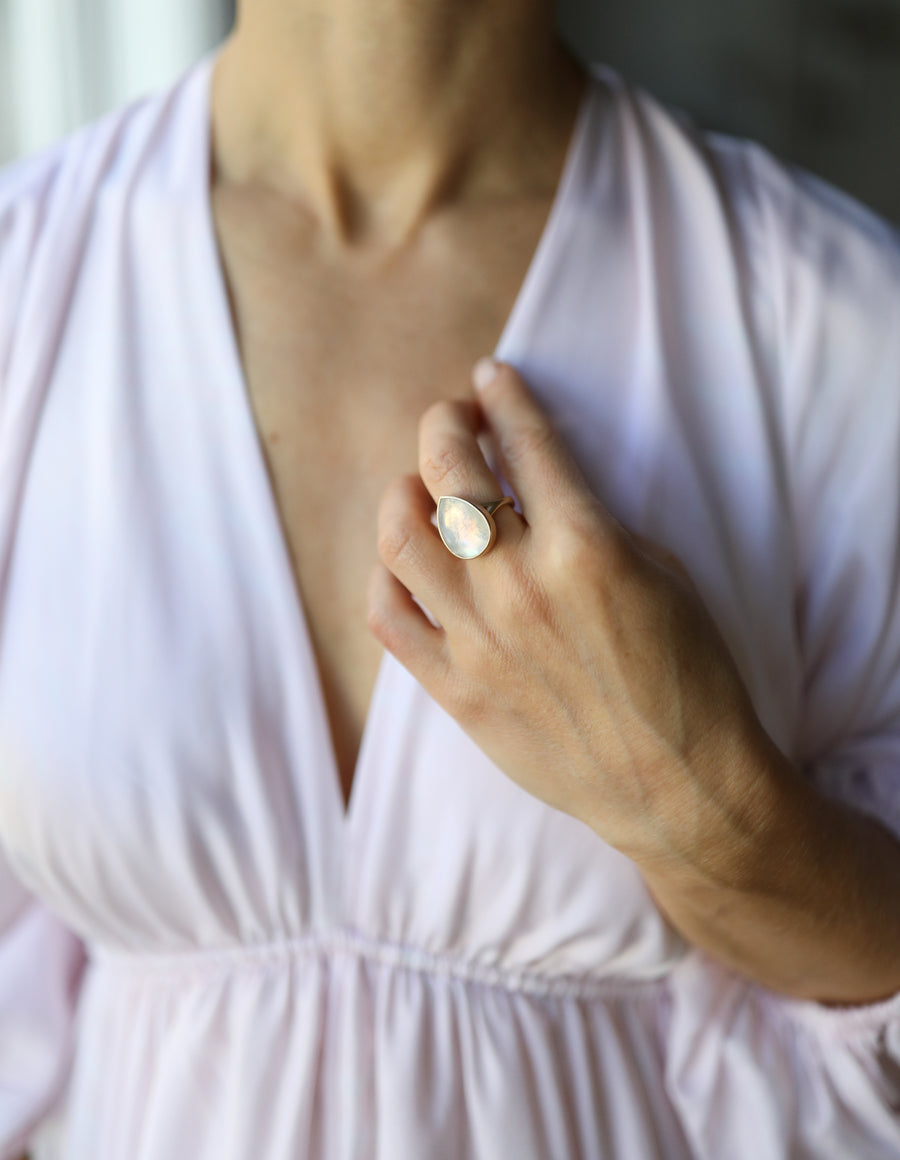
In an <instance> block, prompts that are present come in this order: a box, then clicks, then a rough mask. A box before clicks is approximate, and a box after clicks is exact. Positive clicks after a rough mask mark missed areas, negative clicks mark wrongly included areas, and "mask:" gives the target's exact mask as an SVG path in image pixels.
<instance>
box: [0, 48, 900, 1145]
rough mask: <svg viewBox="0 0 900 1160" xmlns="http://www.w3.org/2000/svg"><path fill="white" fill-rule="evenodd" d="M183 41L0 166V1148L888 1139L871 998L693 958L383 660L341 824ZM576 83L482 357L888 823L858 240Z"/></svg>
mask: <svg viewBox="0 0 900 1160" xmlns="http://www.w3.org/2000/svg"><path fill="white" fill-rule="evenodd" d="M214 59H215V57H214V55H213V54H212V53H210V54H208V55H206V56H205V57H203V58H201V59H200V60H199V61H198V62H197V63H196V64H195V65H193V66H192V67H191V68H189V69H188V70H187V71H186V72H185V73H183V74H182V75H181V76H180V77H179V78H178V80H177V82H176V83H174V84H172V85H171V86H169V87H168V88H165V89H163V90H161V91H159V92H157V93H155V94H152V95H150V96H147V97H145V98H142V99H141V100H139V101H136V102H133V103H131V104H129V105H127V106H123V107H121V108H118V109H116V110H115V111H114V112H112V113H110V114H107V115H106V116H104V117H102V118H100V119H98V120H96V121H94V122H92V123H91V124H90V125H88V126H87V127H85V128H83V129H81V130H79V131H78V132H76V133H74V134H72V135H70V136H69V137H67V138H65V139H63V140H61V141H60V142H58V143H56V144H54V145H53V146H52V147H49V148H48V149H47V150H45V151H44V152H42V153H39V154H37V155H35V156H33V157H30V158H28V159H27V160H24V161H20V162H17V163H16V164H14V165H12V166H8V167H7V168H6V169H5V170H2V171H0V844H2V849H3V851H4V861H3V863H2V864H0V1160H11V1158H12V1157H15V1156H16V1155H17V1154H18V1152H19V1151H20V1150H21V1148H22V1144H23V1142H24V1141H26V1140H28V1139H29V1137H30V1136H32V1134H33V1133H34V1132H35V1131H36V1130H37V1126H38V1125H39V1124H40V1123H41V1122H42V1120H43V1121H44V1122H46V1117H47V1116H49V1115H51V1114H52V1115H53V1116H54V1117H55V1119H56V1122H57V1124H58V1126H59V1130H58V1134H57V1136H56V1142H55V1143H54V1144H53V1145H52V1146H51V1145H49V1144H48V1145H47V1146H46V1147H45V1148H44V1149H43V1151H42V1154H41V1157H40V1160H50V1157H51V1155H52V1156H57V1157H59V1158H61V1160H125V1158H127V1160H172V1158H173V1157H185V1158H187V1157H190V1160H296V1158H297V1157H309V1158H316V1160H419V1158H421V1157H424V1156H440V1157H447V1158H450V1157H452V1158H458V1160H494V1158H496V1157H516V1160H548V1158H550V1157H553V1158H557V1157H558V1158H575V1157H579V1158H580V1157H584V1158H590V1160H638V1158H639V1160H722V1158H723V1157H727V1158H728V1160H759V1158H760V1157H765V1158H766V1160H847V1158H848V1157H851V1156H852V1157H854V1160H883V1158H885V1157H889V1156H894V1155H897V1154H900V1112H898V1107H900V1104H898V1099H900V1084H898V1071H900V997H895V998H893V999H888V1000H887V1001H885V1002H883V1003H878V1004H870V1005H865V1006H860V1007H853V1008H825V1007H822V1006H819V1005H818V1004H815V1003H809V1002H799V1001H795V1000H788V999H785V998H783V997H780V996H778V995H775V994H773V993H771V992H769V991H766V990H765V989H763V988H761V987H759V986H756V985H755V984H753V983H752V982H749V981H748V980H746V979H744V978H742V977H739V976H738V975H736V974H734V973H732V972H729V971H727V970H725V969H724V968H722V967H720V966H717V965H716V964H715V963H713V962H712V961H711V960H710V959H708V958H707V957H706V956H705V955H703V954H701V953H699V952H698V951H696V950H694V949H692V948H691V947H690V946H688V945H687V944H686V943H685V942H684V941H683V940H682V938H681V937H680V936H679V935H678V934H677V932H676V931H674V930H673V929H672V928H671V927H670V926H669V925H668V924H667V923H666V921H665V920H664V919H663V917H662V916H661V915H660V913H659V912H658V911H657V909H656V908H655V906H654V904H653V902H652V899H651V898H650V896H649V894H648V892H647V890H646V889H645V887H644V884H643V881H642V878H641V875H640V873H639V871H638V869H637V867H636V866H635V865H634V864H633V863H631V862H630V861H629V860H628V859H627V858H625V857H624V856H623V855H621V854H620V853H618V852H617V851H616V850H614V849H612V848H610V847H609V846H607V845H606V844H605V843H604V842H603V841H601V840H600V839H599V838H598V837H597V836H596V835H595V834H594V833H593V832H592V831H591V830H590V829H589V828H588V827H586V826H585V825H583V824H582V823H581V822H579V821H577V820H576V819H574V818H572V817H570V816H568V815H565V814H563V813H561V812H560V811H557V810H555V809H553V808H552V807H550V806H548V805H546V804H545V803H543V802H541V801H538V800H537V799H535V798H533V797H531V796H530V795H529V794H527V793H526V792H525V791H524V790H523V789H521V788H520V787H519V786H517V785H516V784H515V783H514V782H512V781H511V780H510V779H509V778H507V777H506V776H505V775H504V774H503V773H502V771H501V770H499V769H498V768H497V767H496V766H494V765H493V764H492V763H491V762H490V761H489V760H488V759H487V758H486V757H485V755H484V754H482V753H481V752H480V750H478V748H477V747H476V746H475V745H474V743H473V742H472V741H471V740H470V739H469V738H468V737H467V736H466V735H465V734H464V733H463V732H462V730H461V729H460V728H459V727H458V726H457V725H456V723H455V722H454V721H453V720H452V719H451V718H450V717H449V716H448V715H447V714H446V713H445V712H444V711H443V710H442V709H441V708H440V706H438V705H437V704H436V703H435V702H433V701H432V700H431V699H430V698H429V696H428V695H427V694H426V693H425V691H424V690H423V689H422V688H421V686H419V685H418V683H417V682H416V681H415V680H414V678H413V677H412V676H411V675H410V674H409V673H408V672H407V671H406V670H405V669H404V668H403V667H402V666H401V665H400V664H399V663H398V662H396V661H395V660H394V659H393V658H392V657H391V656H390V655H389V654H385V656H384V658H383V661H382V664H381V668H380V670H379V674H378V679H377V682H376V686H375V690H374V695H373V698H372V702H371V706H370V709H369V714H368V718H367V720H366V724H365V730H364V735H363V740H362V747H361V750H360V754H359V761H358V765H357V769H356V774H355V779H354V785H353V791H352V795H351V799H350V804H349V809H348V810H347V811H346V812H345V810H344V805H343V800H342V797H341V791H340V787H339V782H338V774H337V767H336V761H335V755H334V752H333V748H332V744H331V740H330V735H329V731H328V726H327V715H326V712H325V705H324V699H323V695H322V690H321V685H320V683H319V678H318V674H317V670H316V666H315V662H314V655H313V650H312V647H311V642H310V635H309V632H308V626H307V623H306V619H305V614H304V610H303V608H302V606H301V604H300V603H299V600H298V596H297V591H296V587H295V585H294V583H293V578H292V574H291V570H290V565H289V558H288V553H287V550H286V545H285V543H284V540H283V538H282V535H281V533H280V530H279V522H278V513H277V509H276V507H275V503H274V498H273V493H272V491H271V489H270V486H269V482H268V479H267V476H266V471H265V467H264V461H263V457H262V452H261V447H260V444H259V442H258V439H257V435H256V431H255V427H254V422H253V418H252V412H251V409H250V405H249V400H248V396H247V389H246V383H245V380H244V377H243V371H242V368H241V364H240V359H239V355H238V346H237V342H236V339H235V335H234V333H233V330H232V324H231V319H230V314H229V310H228V303H227V293H226V288H225V284H224V281H223V273H222V267H221V264H220V261H219V254H218V250H217V246H216V237H215V231H214V227H213V220H212V214H211V208H210V190H209V187H208V181H209V149H210V137H209V80H210V72H211V68H212V64H213V62H214ZM591 73H592V75H591V84H590V86H589V87H588V89H587V90H586V93H585V96H584V99H583V102H582V105H581V107H580V109H579V111H578V118H577V122H576V123H575V126H574V130H573V134H572V137H571V140H570V143H569V149H568V153H567V156H566V160H565V167H564V170H563V173H562V176H561V179H560V181H559V184H558V187H557V190H556V194H555V200H554V202H553V206H552V208H551V211H550V215H549V218H548V219H547V222H546V224H545V227H544V231H543V234H542V235H541V238H540V241H539V243H538V246H537V248H536V250H535V252H534V255H533V257H532V261H531V265H530V266H529V268H528V272H527V274H526V277H525V279H524V281H523V283H522V285H521V287H520V289H519V293H518V297H517V299H516V301H515V304H514V306H513V309H512V311H511V313H510V315H509V317H508V319H507V322H506V325H505V328H504V331H503V334H502V337H501V339H500V342H499V344H498V347H497V349H496V351H495V354H496V356H497V357H498V358H501V359H504V360H506V361H508V362H510V363H512V364H513V365H515V366H517V367H518V368H519V370H520V371H521V372H522V374H523V375H524V377H525V378H526V380H527V381H528V382H529V383H530V384H531V385H532V387H533V389H534V390H535V392H536V393H537V395H538V396H539V397H540V398H541V400H542V401H543V403H544V405H545V406H546V407H547V408H548V410H549V411H550V413H551V416H552V418H553V420H554V422H555V423H556V424H557V426H558V427H559V428H560V430H561V431H562V433H563V435H564V436H565V438H566V439H567V440H568V442H569V444H570V446H571V448H572V451H573V454H574V455H575V456H576V458H577V459H578V461H579V463H580V464H581V466H582V468H583V469H584V471H585V474H586V477H587V479H588V481H589V483H590V485H591V487H592V488H593V489H594V490H595V491H596V493H597V495H598V496H599V497H601V499H602V500H603V501H604V503H606V504H607V506H608V507H609V508H610V509H611V510H612V512H613V514H614V515H615V516H616V517H617V518H619V519H620V520H622V521H623V523H625V524H626V525H627V526H629V527H631V528H633V529H634V530H636V531H639V532H641V533H643V534H644V535H647V536H649V537H651V538H653V539H656V540H658V541H659V542H661V543H663V544H665V545H666V546H667V547H669V548H670V549H672V550H673V551H675V552H677V553H678V555H679V556H680V557H681V558H682V560H683V561H684V562H685V564H686V565H687V567H688V568H689V570H690V571H691V573H692V575H693V577H694V578H695V581H696V583H697V587H698V589H699V590H700V592H701V594H702V596H703V598H704V600H705V601H706V603H707V605H708V607H709V609H710V611H711V613H712V615H713V616H714V618H715V619H716V622H717V624H718V626H719V628H720V629H721V631H722V633H723V636H724V637H725V639H726V641H727V643H728V645H729V647H730V649H731V651H732V653H733V655H734V657H735V661H736V663H737V665H738V667H739V669H740V671H741V673H742V676H743V678H744V680H745V682H746V684H747V687H748V689H749V691H750V694H751V696H752V698H753V701H754V704H755V706H756V709H757V712H758V714H759V717H760V720H761V721H762V723H763V724H764V726H765V728H766V729H767V730H768V732H769V733H770V734H771V736H772V737H773V739H774V740H775V741H776V743H777V744H778V745H779V746H780V747H781V748H782V749H783V750H784V751H785V752H786V753H789V754H790V755H791V756H792V757H793V758H795V759H796V760H797V761H798V762H800V763H801V764H802V765H803V768H804V769H805V770H806V772H807V774H808V776H809V777H810V778H811V779H814V780H815V782H816V783H817V784H818V785H819V786H820V788H821V790H822V792H825V793H829V794H834V795H836V796H838V797H840V798H841V799H842V800H844V801H845V802H847V803H848V804H849V805H850V806H851V808H860V809H863V810H866V811H868V812H870V813H872V814H874V815H875V816H877V817H879V818H881V820H882V821H883V822H884V823H885V824H886V825H888V826H890V827H892V828H894V829H895V830H896V831H897V832H898V833H900V574H898V564H897V561H898V560H900V551H898V549H900V478H898V475H900V389H898V387H900V324H898V323H900V317H898V314H900V240H898V237H897V235H896V234H894V233H893V232H892V231H891V230H890V229H889V228H888V227H887V226H886V225H884V224H883V223H882V222H881V221H879V220H878V219H877V218H875V217H873V216H872V215H870V214H868V213H867V212H866V211H864V210H862V209H861V208H860V207H859V206H857V205H856V204H855V203H853V202H851V201H849V200H848V199H846V198H844V197H842V196H841V195H839V194H836V193H835V192H834V191H833V190H830V189H829V188H828V187H825V186H823V185H821V184H820V183H818V182H816V181H814V180H812V179H811V178H809V177H807V176H805V175H802V174H793V173H790V172H788V171H786V170H785V169H784V168H782V167H781V166H780V165H779V164H777V163H776V162H775V161H774V160H773V159H772V158H771V157H770V156H768V155H767V154H766V153H764V152H763V151H762V150H760V149H758V148H756V147H753V146H750V145H748V144H745V143H743V142H740V141H735V140H730V139H727V138H724V137H715V136H703V135H701V134H698V133H695V132H694V131H693V130H691V129H690V128H689V127H688V126H687V125H686V124H685V123H684V122H683V121H682V120H681V119H680V118H679V117H676V116H673V115H672V114H671V113H669V112H668V111H667V110H666V109H664V108H663V107H661V106H660V105H659V104H657V103H656V102H654V101H653V100H652V99H650V98H649V97H647V96H646V95H644V94H643V93H641V92H639V91H635V90H633V89H631V88H629V87H628V86H627V85H625V84H623V83H622V82H621V81H620V79H619V78H618V77H617V76H616V74H615V73H613V72H611V71H610V70H608V69H606V68H604V67H603V66H600V65H593V66H592V67H591ZM297 373H298V375H299V376H302V373H303V368H302V367H298V368H297ZM598 760H600V761H602V760H603V755H602V754H598Z"/></svg>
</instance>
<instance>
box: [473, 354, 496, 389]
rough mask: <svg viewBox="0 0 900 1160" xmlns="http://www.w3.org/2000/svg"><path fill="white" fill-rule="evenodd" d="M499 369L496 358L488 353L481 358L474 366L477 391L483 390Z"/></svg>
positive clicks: (474, 380)
mask: <svg viewBox="0 0 900 1160" xmlns="http://www.w3.org/2000/svg"><path fill="white" fill-rule="evenodd" d="M499 369H500V368H499V367H498V366H497V364H496V363H495V362H494V360H493V359H492V358H490V357H489V356H487V355H486V356H485V357H484V358H480V359H479V360H478V362H477V363H476V364H475V366H474V367H473V368H472V382H473V383H474V384H475V389H476V391H483V390H484V388H485V387H486V386H487V385H488V383H489V382H491V380H492V379H493V378H494V376H495V375H496V374H497V371H498V370H499Z"/></svg>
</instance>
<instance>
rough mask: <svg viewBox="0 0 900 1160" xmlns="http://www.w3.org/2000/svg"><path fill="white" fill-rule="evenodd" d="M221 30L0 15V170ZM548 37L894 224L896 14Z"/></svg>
mask: <svg viewBox="0 0 900 1160" xmlns="http://www.w3.org/2000/svg"><path fill="white" fill-rule="evenodd" d="M373 2H374V0H373ZM232 18H233V0H0V162H2V161H3V160H4V159H6V158H9V157H12V156H15V155H17V154H19V153H23V152H29V151H31V149H33V148H36V147H38V146H39V145H40V144H42V143H44V142H45V141H47V140H51V139H52V138H53V137H54V136H55V135H58V134H59V133H61V132H62V131H65V130H67V129H68V128H70V127H72V126H74V125H75V124H77V123H79V122H80V121H82V120H85V119H87V118H89V117H92V116H94V115H96V114H98V113H100V112H101V111H103V110H104V109H105V108H107V107H109V106H110V105H112V104H116V103H119V102H121V101H123V100H126V99H128V98H129V97H131V96H133V95H136V94H137V93H138V92H140V91H142V90H144V89H145V88H147V87H153V86H156V85H159V84H164V83H166V81H167V80H168V79H170V78H171V77H172V76H174V75H175V74H176V73H177V72H178V71H179V70H180V69H181V68H182V67H185V66H186V65H187V64H188V63H189V62H190V60H192V59H194V58H195V57H196V56H197V55H199V54H200V53H201V52H202V51H203V50H204V49H205V48H207V47H209V46H211V45H212V44H214V43H217V42H218V41H219V40H220V39H221V38H222V36H223V35H224V34H225V32H226V31H227V29H228V28H229V27H230V24H231V20H232ZM557 23H558V28H559V31H560V33H561V34H562V36H563V37H564V38H565V40H566V41H567V43H569V44H570V45H571V47H572V48H573V49H574V51H575V52H576V53H577V54H578V55H579V56H580V57H582V59H585V60H598V61H605V62H607V63H609V64H611V65H613V67H615V68H617V69H619V70H620V71H621V72H623V73H625V75H626V76H629V77H630V78H632V79H633V80H635V81H637V82H638V83H639V84H642V85H644V86H645V87H646V88H648V89H649V90H650V91H651V92H654V93H655V94H657V95H658V96H659V97H661V98H662V99H663V100H665V101H668V102H670V103H672V104H675V105H678V106H680V107H681V108H683V109H685V110H687V111H688V112H689V113H690V114H692V116H693V117H694V118H695V119H696V120H697V121H698V122H699V123H700V124H701V125H705V126H707V127H709V128H714V129H721V130H725V131H729V132H733V133H737V134H741V135H744V136H750V137H754V138H756V139H757V140H760V141H762V142H764V143H765V144H766V145H768V146H769V147H770V148H772V149H773V150H774V151H775V152H776V153H778V154H779V155H781V156H783V157H785V158H787V159H789V160H793V161H796V162H797V163H799V164H800V165H803V166H805V167H806V168H808V169H811V170H812V171H813V172H815V173H819V174H820V175H822V176H824V177H826V178H828V179H829V180H831V181H833V182H835V183H836V184H837V185H840V186H842V187H843V188H845V189H847V190H849V191H851V192H852V193H854V194H855V195H856V196H858V197H860V198H861V199H863V200H864V201H866V202H868V203H869V204H871V205H873V206H874V207H875V208H877V209H878V210H880V211H881V212H882V213H884V214H886V215H887V216H889V217H891V218H893V219H894V220H896V221H897V222H900V127H898V120H900V0H560V6H559V9H558V22H557Z"/></svg>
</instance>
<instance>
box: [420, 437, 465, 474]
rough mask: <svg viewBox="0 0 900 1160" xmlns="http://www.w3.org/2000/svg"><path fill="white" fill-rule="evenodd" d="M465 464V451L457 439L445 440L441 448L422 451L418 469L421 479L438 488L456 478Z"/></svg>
mask: <svg viewBox="0 0 900 1160" xmlns="http://www.w3.org/2000/svg"><path fill="white" fill-rule="evenodd" d="M465 462H466V455H465V450H464V448H463V444H462V442H461V441H460V440H459V439H456V438H454V437H452V436H451V437H449V438H445V439H444V441H443V443H442V444H441V446H439V447H434V448H431V449H428V450H424V451H423V453H422V459H421V463H420V468H421V472H422V476H423V478H428V479H429V480H431V481H432V482H433V483H434V484H435V485H437V486H440V485H442V484H443V483H444V482H445V481H446V480H448V479H452V478H454V477H456V476H457V475H458V474H459V473H460V471H461V469H462V467H463V465H464V463H465Z"/></svg>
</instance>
